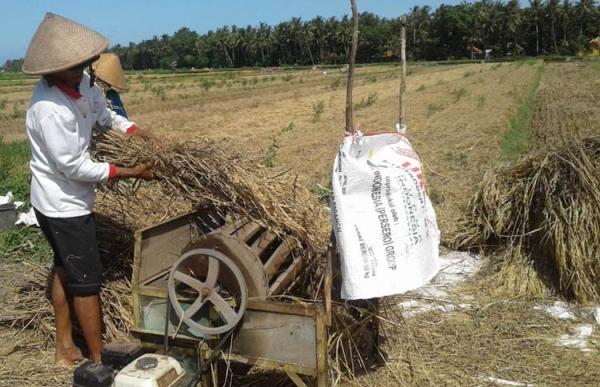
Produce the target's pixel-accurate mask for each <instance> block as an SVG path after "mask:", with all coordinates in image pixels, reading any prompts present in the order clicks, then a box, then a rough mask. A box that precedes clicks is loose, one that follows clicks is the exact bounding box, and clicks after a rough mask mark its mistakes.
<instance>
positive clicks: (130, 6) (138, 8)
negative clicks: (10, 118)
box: [0, 0, 460, 65]
mask: <svg viewBox="0 0 600 387" xmlns="http://www.w3.org/2000/svg"><path fill="white" fill-rule="evenodd" d="M459 2H460V1H458V0H445V1H442V0H410V1H400V0H357V3H358V8H359V11H361V12H363V11H369V12H372V13H375V14H377V15H380V16H384V17H397V16H399V15H400V14H402V13H404V12H406V11H407V10H408V9H409V8H411V7H412V6H414V5H425V4H427V5H430V6H431V7H432V8H436V7H437V6H438V5H439V4H441V3H446V4H454V3H459ZM349 4H350V1H349V0H195V1H194V0H145V1H142V0H121V1H113V0H94V1H91V0H78V1H75V0H0V9H1V10H2V11H1V13H0V65H2V64H4V62H5V61H6V59H13V58H19V57H23V56H24V55H25V51H26V50H27V45H28V43H29V40H30V39H31V37H32V36H33V33H34V32H35V30H36V28H37V26H38V25H39V23H40V21H41V20H42V18H43V17H44V14H45V13H46V12H54V13H57V14H59V15H62V16H65V17H67V18H69V19H73V20H75V21H78V22H79V23H81V24H83V25H86V26H88V27H91V28H93V29H95V30H96V31H98V32H100V33H101V34H102V35H104V36H106V37H108V38H109V39H110V42H111V45H113V44H116V43H121V44H128V43H129V42H139V41H140V40H143V39H150V38H152V36H154V35H158V36H160V35H162V34H169V35H171V34H173V33H174V32H175V31H177V30H178V29H179V28H181V27H189V28H190V29H192V30H195V31H196V32H198V33H204V32H207V31H208V30H211V29H215V28H217V27H220V26H223V25H233V24H236V25H238V26H246V25H248V24H251V25H256V24H258V23H259V22H261V21H263V22H266V23H268V24H271V25H274V24H277V23H279V22H281V21H283V20H288V19H290V18H291V17H293V16H299V17H301V18H303V19H311V18H312V17H314V16H317V15H321V16H324V17H329V16H341V15H344V14H349V13H350V5H349Z"/></svg>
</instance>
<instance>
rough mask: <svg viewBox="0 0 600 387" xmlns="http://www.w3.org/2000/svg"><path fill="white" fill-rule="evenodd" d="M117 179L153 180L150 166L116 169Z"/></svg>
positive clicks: (141, 165) (140, 165) (142, 165)
mask: <svg viewBox="0 0 600 387" xmlns="http://www.w3.org/2000/svg"><path fill="white" fill-rule="evenodd" d="M115 177H117V178H127V177H139V178H141V179H144V180H152V179H154V177H155V176H154V172H153V171H152V166H151V165H149V164H139V165H136V166H135V167H132V168H123V167H117V175H116V176H115Z"/></svg>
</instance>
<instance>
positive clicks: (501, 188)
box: [453, 136, 600, 303]
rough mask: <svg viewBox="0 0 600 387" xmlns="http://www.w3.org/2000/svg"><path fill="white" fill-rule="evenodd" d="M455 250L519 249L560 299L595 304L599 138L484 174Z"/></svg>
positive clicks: (599, 271) (599, 282)
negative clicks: (558, 293)
mask: <svg viewBox="0 0 600 387" xmlns="http://www.w3.org/2000/svg"><path fill="white" fill-rule="evenodd" d="M470 209H471V211H470V214H469V216H468V217H467V218H466V220H465V223H464V225H463V226H464V227H463V228H462V231H460V232H459V233H458V234H457V235H455V236H454V238H453V244H454V245H455V246H456V247H463V248H473V247H480V248H483V249H492V250H494V249H502V248H504V247H507V246H508V247H514V246H520V247H521V248H520V249H515V251H516V250H521V249H522V251H523V252H524V253H525V254H526V255H527V256H528V257H529V259H531V260H532V261H533V266H534V267H535V268H536V270H537V271H538V274H539V275H540V277H541V278H542V279H543V281H544V282H545V283H546V285H549V286H550V287H551V288H553V289H554V290H556V291H558V292H560V294H562V295H563V296H564V297H567V298H570V299H575V300H577V301H579V302H582V303H587V302H599V301H600V136H595V137H588V138H584V139H579V140H575V139H574V140H572V141H570V142H568V143H566V144H565V145H562V146H560V147H558V148H549V149H547V150H545V151H543V152H540V153H537V154H534V155H532V156H529V157H526V158H524V159H523V160H521V161H519V162H517V163H516V164H514V165H512V166H509V167H502V168H500V169H498V170H496V171H493V172H491V173H488V174H487V175H486V176H485V177H484V180H483V182H482V185H481V187H480V189H479V191H478V192H477V194H476V195H475V196H474V197H473V199H472V200H471V203H470Z"/></svg>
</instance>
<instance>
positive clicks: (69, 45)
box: [21, 12, 108, 75]
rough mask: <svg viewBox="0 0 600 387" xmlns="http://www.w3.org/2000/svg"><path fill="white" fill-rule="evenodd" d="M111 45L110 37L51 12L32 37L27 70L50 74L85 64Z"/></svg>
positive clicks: (28, 50)
mask: <svg viewBox="0 0 600 387" xmlns="http://www.w3.org/2000/svg"><path fill="white" fill-rule="evenodd" d="M107 47H108V39H106V38H105V37H104V36H102V35H100V34H99V33H97V32H96V31H93V30H91V29H89V28H87V27H84V26H82V25H81V24H79V23H76V22H74V21H72V20H69V19H66V18H64V17H62V16H58V15H55V14H53V13H50V12H48V13H47V14H46V16H45V17H44V20H42V23H41V24H40V26H39V27H38V29H37V31H36V32H35V35H33V38H31V42H30V43H29V47H28V48H27V54H25V60H24V62H23V67H22V68H21V69H22V70H23V72H24V73H26V74H32V75H42V74H50V73H54V72H57V71H61V70H66V69H68V68H70V67H73V66H76V65H78V64H81V63H85V62H87V61H89V60H90V59H92V58H94V57H95V56H97V55H98V54H100V53H101V52H102V51H104V50H106V48H107Z"/></svg>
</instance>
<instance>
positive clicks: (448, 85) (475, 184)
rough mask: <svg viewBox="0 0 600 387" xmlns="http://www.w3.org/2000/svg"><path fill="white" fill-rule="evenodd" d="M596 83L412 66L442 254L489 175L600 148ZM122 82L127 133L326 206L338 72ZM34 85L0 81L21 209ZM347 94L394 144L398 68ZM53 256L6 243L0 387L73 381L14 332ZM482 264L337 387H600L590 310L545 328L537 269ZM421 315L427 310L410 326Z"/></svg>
mask: <svg viewBox="0 0 600 387" xmlns="http://www.w3.org/2000/svg"><path fill="white" fill-rule="evenodd" d="M599 75H600V67H598V63H581V62H580V63H544V62H542V61H532V60H530V61H523V62H512V63H498V64H493V63H481V64H466V65H431V66H426V65H416V64H415V65H409V75H408V86H407V95H406V101H407V102H406V109H407V124H408V130H407V134H408V136H409V138H410V140H411V142H412V143H413V145H414V147H415V149H416V151H417V152H418V154H419V156H420V158H421V159H422V162H423V164H424V167H425V178H426V183H427V187H428V192H429V196H430V198H431V200H432V202H433V204H434V207H435V210H436V213H437V217H438V223H439V226H440V229H441V231H442V244H443V245H444V247H445V249H444V251H446V250H447V249H446V248H448V247H451V246H453V245H452V243H453V241H454V238H455V236H456V235H458V234H460V233H461V231H463V229H462V227H463V226H464V222H463V221H464V217H465V215H466V214H468V213H469V211H470V209H471V207H470V199H471V198H472V197H473V195H474V194H475V193H476V192H477V191H478V189H479V184H480V183H481V182H482V180H483V179H484V175H485V174H486V173H487V172H490V171H492V170H493V169H494V168H496V167H498V166H499V165H501V164H506V165H508V163H511V162H514V161H515V160H517V159H518V158H519V157H521V156H523V155H526V154H532V153H534V152H536V151H537V150H539V149H542V148H543V147H545V146H547V145H548V144H549V143H555V142H560V141H563V142H568V141H571V140H572V139H573V138H581V137H585V136H590V135H598V134H600V125H599V123H600V110H599V109H598V106H597V105H598V101H599V100H600V91H599V90H600V76H599ZM127 76H128V80H129V83H130V85H131V89H130V90H129V91H128V92H126V93H124V94H122V99H123V101H124V103H125V106H126V107H127V109H128V112H129V115H130V118H132V119H133V120H135V121H136V122H137V123H138V124H139V126H141V127H145V128H148V129H150V130H152V131H153V132H154V133H156V134H157V136H158V137H160V138H162V139H163V141H164V142H165V143H167V142H184V143H185V142H191V141H194V140H199V139H210V140H213V141H217V142H218V143H220V144H221V145H222V148H223V149H230V150H231V152H232V153H235V154H238V155H240V158H239V160H238V162H239V163H240V164H241V165H243V166H244V167H245V168H249V169H260V170H261V174H263V175H272V176H276V175H279V174H286V175H289V176H296V177H297V184H299V185H301V186H303V187H305V188H307V189H308V190H309V191H310V192H311V193H312V194H313V195H315V196H316V197H317V198H318V199H321V200H322V201H323V202H326V201H327V197H328V196H329V193H330V192H329V187H330V174H331V165H332V162H333V159H334V157H335V153H336V150H337V148H338V146H339V144H340V143H341V139H342V136H343V127H344V107H345V106H344V103H345V82H346V76H347V74H346V72H345V69H344V68H343V67H339V68H327V69H305V68H302V69H294V68H290V69H264V70H254V69H243V70H237V71H214V72H189V73H173V74H157V73H152V72H134V73H129V74H128V75H127ZM34 83H35V79H32V78H27V77H22V76H18V77H8V76H6V75H0V137H1V138H2V144H0V145H2V149H3V157H1V158H0V161H2V166H1V167H2V168H3V169H4V170H10V171H11V172H6V171H5V172H4V173H3V172H2V170H0V178H1V179H2V181H0V187H2V189H9V188H11V187H18V188H19V189H16V188H15V189H13V190H14V191H17V196H20V198H21V199H26V195H27V192H26V187H27V179H28V176H27V172H26V167H25V163H26V161H27V158H28V154H27V148H26V146H24V145H23V141H24V140H25V129H24V113H25V111H26V109H27V104H28V101H29V98H30V95H31V90H32V88H33V86H34ZM354 85H355V89H354V103H355V109H356V118H355V120H354V122H355V123H358V124H359V125H360V128H361V130H363V131H366V132H368V131H376V130H391V129H392V128H393V127H394V125H395V123H396V122H397V120H398V93H399V67H397V66H394V65H377V66H365V67H359V68H358V69H357V71H356V74H355V81H354ZM5 149H10V152H11V156H10V157H4V150H5ZM6 154H8V151H7V153H6ZM23 187H25V188H23ZM0 194H3V193H0ZM106 200H107V199H106V198H104V199H102V198H101V199H100V200H99V203H98V212H99V213H102V212H103V211H106V209H107V208H108V207H111V203H107V202H106ZM164 207H165V208H166V207H168V206H167V205H165V206H164ZM113 210H114V209H113ZM183 210H185V208H184V209H183ZM175 211H176V210H175ZM145 221H146V222H150V223H151V222H152V221H154V219H151V218H148V219H146V220H145ZM140 223H143V220H140ZM137 225H138V226H141V225H143V224H137ZM146 225H147V224H146ZM44 243H45V242H44V241H43V238H40V235H39V233H38V232H37V231H35V230H27V231H22V232H19V231H17V232H15V231H11V232H10V235H9V234H8V233H7V232H0V263H1V264H3V265H8V266H6V268H7V270H6V271H5V272H8V271H10V273H12V274H11V276H10V277H11V278H10V281H9V280H5V279H4V278H2V279H0V304H1V305H0V348H7V350H6V351H5V352H6V353H2V355H3V357H4V358H5V362H4V363H5V365H4V366H0V385H24V384H28V385H40V386H41V385H47V384H44V383H45V382H44V381H48V380H53V385H62V384H64V383H66V381H67V380H68V375H69V372H70V371H68V370H64V369H57V368H55V367H52V366H51V365H49V363H50V362H51V358H52V356H51V354H52V351H53V348H52V344H51V343H52V341H51V340H45V339H40V338H39V337H38V336H39V333H36V332H34V331H31V330H30V329H27V328H25V329H24V328H22V326H21V327H20V328H17V327H15V326H11V325H10V323H9V322H10V321H14V319H12V318H13V317H14V316H13V315H12V314H11V315H9V314H10V313H13V314H14V313H17V312H15V308H13V306H14V304H15V303H17V302H18V300H19V295H18V294H16V292H15V289H14V286H15V283H16V282H15V281H17V279H18V277H19V276H26V275H25V273H26V272H27V271H28V270H29V269H28V266H26V265H25V264H23V263H22V262H28V261H31V259H30V258H29V256H28V255H31V256H35V260H36V261H41V262H42V263H44V262H49V259H50V257H49V251H48V249H47V247H46V248H45V249H44V247H39V246H41V245H44ZM486 254H487V255H486V256H485V257H484V258H483V260H482V270H481V271H480V272H479V273H476V274H474V275H473V276H471V277H469V278H468V279H466V280H465V281H464V282H462V283H461V284H459V285H457V286H455V287H453V288H452V289H449V290H447V292H446V293H445V295H444V296H443V297H442V298H439V297H434V296H432V295H431V294H429V295H427V294H420V293H419V294H409V295H403V296H400V297H395V298H392V299H389V300H387V301H386V303H385V304H386V305H387V307H386V315H385V318H386V324H387V327H388V328H386V329H389V330H390V332H391V333H390V334H389V335H388V336H387V337H388V339H387V342H385V343H384V344H383V347H382V348H383V349H384V350H385V352H386V354H387V362H386V364H385V365H383V366H381V367H379V368H377V369H373V370H371V371H370V372H367V373H364V372H358V371H357V372H356V375H355V379H354V380H344V381H343V383H342V384H348V385H361V386H387V385H407V386H413V385H414V386H422V385H432V386H439V385H469V386H471V385H473V386H475V385H503V383H504V384H505V383H508V382H513V383H522V384H513V385H523V386H525V385H553V386H554V385H555V386H558V385H589V386H593V385H598V383H599V381H600V353H599V351H600V345H599V343H600V334H598V328H599V325H598V324H599V322H596V321H595V320H594V317H593V306H592V305H581V304H567V306H569V307H570V310H571V311H572V312H573V318H570V319H561V318H559V317H556V316H553V315H551V314H548V313H547V312H545V310H544V308H545V307H546V306H552V305H554V303H555V302H556V301H559V300H561V298H560V295H559V294H557V292H556V291H555V290H553V289H546V288H543V289H537V288H536V290H535V291H533V290H532V288H531V286H534V285H531V284H532V283H533V282H528V280H529V279H530V278H531V277H535V273H534V272H532V270H534V269H533V268H532V267H531V265H529V264H528V263H527V262H521V261H519V262H514V261H513V260H512V259H514V258H511V260H508V259H507V260H503V259H502V258H503V256H500V255H494V254H490V253H486ZM596 259H597V258H596ZM508 261H510V262H512V263H511V265H507V264H506V262H508ZM9 262H10V265H9ZM513 263H514V264H513ZM8 268H10V270H9V269H8ZM511 270H512V271H511ZM535 286H542V285H539V283H538V282H535ZM407 302H408V304H407ZM415 303H418V304H419V305H429V307H427V308H424V309H423V310H421V311H420V312H419V313H407V310H408V308H409V307H408V306H407V305H413V306H414V305H416V304H415ZM8 306H10V307H8ZM590 308H592V309H590ZM590 310H592V312H590ZM590 313H591V314H590ZM599 318H600V317H599ZM11 319H12V320H11ZM48 326H49V328H48V329H49V330H48V332H50V333H51V332H52V330H51V324H50V325H48ZM582 326H586V327H587V326H591V333H590V335H587V336H586V337H585V340H584V342H585V345H584V346H583V344H581V345H579V346H578V344H573V345H559V344H560V343H559V342H560V340H561V338H563V339H565V340H566V339H568V338H574V339H576V338H577V334H578V332H580V330H581V327H582ZM586 329H587V328H586ZM48 343H49V344H48ZM32 358H35V359H36V361H37V363H36V362H32V361H31V359H32ZM18 364H22V365H23V366H22V367H18V366H17V365H18ZM7 381H8V382H7ZM5 382H6V384H5Z"/></svg>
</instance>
